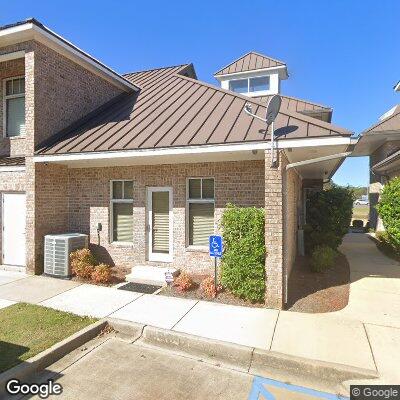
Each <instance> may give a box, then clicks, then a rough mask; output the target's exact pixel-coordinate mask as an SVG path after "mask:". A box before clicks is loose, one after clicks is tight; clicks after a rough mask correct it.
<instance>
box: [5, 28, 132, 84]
mask: <svg viewBox="0 0 400 400" xmlns="http://www.w3.org/2000/svg"><path fill="white" fill-rule="evenodd" d="M44 28H45V29H44ZM44 28H41V27H40V26H37V25H36V24H34V23H33V22H26V23H25V24H21V25H18V26H11V27H9V28H6V29H3V30H1V31H0V45H2V40H4V41H5V42H6V39H9V40H10V43H13V41H12V40H11V38H10V36H11V35H15V41H14V42H15V43H20V42H22V41H27V40H37V41H38V42H41V43H43V44H45V45H46V46H48V47H50V48H52V49H53V50H55V51H57V52H58V53H60V54H62V55H64V56H66V57H67V58H70V59H72V60H73V61H75V62H76V63H78V64H80V65H82V66H84V67H85V68H87V69H89V70H91V71H92V72H94V73H96V74H97V75H101V76H102V77H103V78H104V79H106V80H108V81H110V82H112V83H114V84H116V85H117V86H118V87H120V88H121V89H123V90H125V91H131V90H134V91H137V90H138V87H137V86H136V85H134V84H133V83H131V82H129V81H128V80H126V79H124V78H123V77H122V76H121V75H120V74H118V73H117V72H115V71H114V70H112V69H111V68H109V67H108V66H106V65H105V64H103V63H102V62H101V61H99V60H97V59H96V58H95V57H93V56H91V55H90V54H88V53H86V52H85V51H83V50H82V49H80V48H79V47H77V46H75V45H74V44H72V43H71V42H69V41H68V40H66V39H65V38H63V37H62V36H60V35H58V34H57V33H55V32H53V31H52V30H51V29H49V28H48V27H44ZM7 44H8V43H7Z"/></svg>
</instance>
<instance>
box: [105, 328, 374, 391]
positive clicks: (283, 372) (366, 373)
mask: <svg viewBox="0 0 400 400" xmlns="http://www.w3.org/2000/svg"><path fill="white" fill-rule="evenodd" d="M108 322H109V323H110V325H111V326H113V321H112V320H108ZM118 323H119V325H118V327H116V329H117V330H119V331H120V332H121V333H127V334H128V332H131V331H132V329H133V328H132V327H133V326H134V327H135V329H136V331H135V332H136V335H135V337H138V336H137V332H138V331H139V329H142V330H143V332H142V335H141V336H139V337H138V338H137V339H136V341H134V343H135V344H139V345H143V346H147V347H153V348H161V349H164V350H167V351H171V352H173V353H175V354H179V355H182V356H186V357H191V358H197V359H199V360H204V361H207V362H210V363H212V364H214V365H217V366H221V365H223V366H226V367H229V368H232V369H235V370H238V371H241V372H246V373H250V374H254V375H260V376H268V377H269V378H271V379H276V380H280V381H284V382H288V383H291V384H299V385H301V386H304V385H305V383H306V384H308V386H310V387H313V388H315V389H318V390H323V391H329V392H332V393H338V394H344V395H347V394H348V388H346V386H345V382H346V381H349V380H361V379H376V378H378V377H379V375H378V372H377V371H375V370H369V369H362V368H358V367H352V366H348V365H344V364H338V363H330V362H326V361H318V360H311V359H307V358H302V357H297V356H291V355H288V354H284V353H278V352H274V351H268V350H262V349H257V348H254V347H247V346H243V345H238V344H234V343H229V342H223V341H219V340H215V339H207V338H204V337H200V336H194V335H190V334H186V333H181V332H175V331H171V330H168V329H162V328H156V327H153V326H148V325H147V326H143V325H140V324H134V325H131V324H129V325H127V326H128V328H127V327H126V326H125V325H126V324H125V321H118Z"/></svg>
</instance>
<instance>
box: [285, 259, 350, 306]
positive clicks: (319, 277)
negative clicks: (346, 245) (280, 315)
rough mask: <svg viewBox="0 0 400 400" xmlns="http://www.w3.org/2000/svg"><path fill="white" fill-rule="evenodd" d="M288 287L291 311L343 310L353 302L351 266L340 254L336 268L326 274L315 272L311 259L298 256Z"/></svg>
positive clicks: (325, 272)
mask: <svg viewBox="0 0 400 400" xmlns="http://www.w3.org/2000/svg"><path fill="white" fill-rule="evenodd" d="M288 286H289V290H288V294H289V298H288V309H289V310H290V311H298V312H304V313H324V312H332V311H338V310H341V309H342V308H344V307H346V305H347V304H348V301H349V292H350V268H349V263H348V262H347V259H346V257H345V256H344V255H343V254H341V253H339V256H338V257H337V259H336V263H335V266H334V267H333V268H331V269H329V270H327V271H324V272H312V271H311V269H310V267H309V261H308V258H307V257H298V259H297V261H296V263H295V265H294V266H293V270H292V273H291V274H290V279H289V282H288Z"/></svg>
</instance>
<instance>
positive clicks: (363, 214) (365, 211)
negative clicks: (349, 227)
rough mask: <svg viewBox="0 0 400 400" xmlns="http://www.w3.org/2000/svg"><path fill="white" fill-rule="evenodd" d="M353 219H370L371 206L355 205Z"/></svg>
mask: <svg viewBox="0 0 400 400" xmlns="http://www.w3.org/2000/svg"><path fill="white" fill-rule="evenodd" d="M352 219H362V220H364V221H365V220H367V221H368V219H369V206H356V205H355V206H354V207H353V216H352Z"/></svg>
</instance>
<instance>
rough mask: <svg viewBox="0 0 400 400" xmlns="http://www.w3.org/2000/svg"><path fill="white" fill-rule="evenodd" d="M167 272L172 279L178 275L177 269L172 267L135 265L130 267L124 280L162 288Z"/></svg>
mask: <svg viewBox="0 0 400 400" xmlns="http://www.w3.org/2000/svg"><path fill="white" fill-rule="evenodd" d="M168 271H169V272H171V273H172V275H173V276H174V277H175V276H178V275H179V269H176V268H172V267H153V266H150V265H136V266H135V267H132V271H131V273H130V274H129V275H126V277H125V279H126V280H127V281H128V282H135V283H144V284H147V285H159V286H162V285H165V273H166V272H168Z"/></svg>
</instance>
